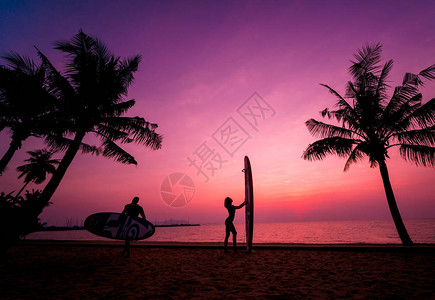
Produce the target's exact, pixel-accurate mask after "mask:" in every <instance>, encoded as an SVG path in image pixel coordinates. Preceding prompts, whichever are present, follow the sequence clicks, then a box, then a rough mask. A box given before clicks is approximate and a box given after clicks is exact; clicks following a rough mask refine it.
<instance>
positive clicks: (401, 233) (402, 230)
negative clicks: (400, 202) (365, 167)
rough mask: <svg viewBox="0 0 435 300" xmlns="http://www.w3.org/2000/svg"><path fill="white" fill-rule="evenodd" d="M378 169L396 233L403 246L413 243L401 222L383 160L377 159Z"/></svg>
mask: <svg viewBox="0 0 435 300" xmlns="http://www.w3.org/2000/svg"><path fill="white" fill-rule="evenodd" d="M379 169H380V171H381V177H382V181H383V183H384V189H385V194H386V196H387V201H388V206H389V207H390V212H391V216H392V217H393V220H394V224H395V225H396V229H397V233H398V234H399V237H400V239H401V240H402V244H403V245H404V246H412V245H413V244H414V243H413V242H412V240H411V238H410V237H409V235H408V231H406V228H405V224H403V221H402V217H401V216H400V212H399V208H398V207H397V203H396V198H395V197H394V193H393V188H392V187H391V182H390V176H389V175H388V169H387V164H386V163H385V160H379Z"/></svg>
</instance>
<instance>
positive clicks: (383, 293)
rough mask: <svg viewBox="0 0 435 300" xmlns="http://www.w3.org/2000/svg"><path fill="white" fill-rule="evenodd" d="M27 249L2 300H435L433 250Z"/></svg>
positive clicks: (1, 276) (17, 253)
mask: <svg viewBox="0 0 435 300" xmlns="http://www.w3.org/2000/svg"><path fill="white" fill-rule="evenodd" d="M121 250H122V245H121V244H116V243H115V244H98V243H97V244H83V243H57V242H50V243H22V244H18V245H16V246H14V247H12V248H11V249H10V250H9V251H8V252H7V255H6V257H3V258H2V259H1V263H0V291H1V296H0V298H1V299H61V298H62V299H137V298H147V299H210V298H211V299H221V298H228V299H238V298H240V299H242V298H257V299H258V298H260V299H261V298H277V299H281V298H284V299H435V251H433V250H434V247H433V246H429V247H417V248H415V249H408V248H403V249H402V248H401V247H400V246H399V247H388V246H385V247H382V246H375V247H366V246H362V247H358V246H343V245H342V246H340V247H327V246H318V247H304V246H302V247H293V246H287V247H276V246H269V247H262V246H258V247H257V250H256V251H255V252H254V253H251V254H248V253H245V251H244V250H243V249H240V250H239V252H238V253H237V254H236V253H232V251H231V252H230V253H227V254H225V253H224V252H223V249H222V248H221V247H219V246H217V245H209V246H207V245H174V244H172V245H167V246H165V245H154V246H152V245H151V246H150V245H144V246H140V247H138V246H137V245H136V247H134V246H133V248H132V254H131V257H130V258H122V257H120V255H119V253H120V252H121Z"/></svg>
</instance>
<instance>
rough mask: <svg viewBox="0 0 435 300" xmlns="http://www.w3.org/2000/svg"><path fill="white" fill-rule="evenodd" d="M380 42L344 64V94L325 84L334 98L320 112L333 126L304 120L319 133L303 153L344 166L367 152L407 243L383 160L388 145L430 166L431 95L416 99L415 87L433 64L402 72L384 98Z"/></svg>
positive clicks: (434, 137)
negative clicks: (424, 100) (336, 158)
mask: <svg viewBox="0 0 435 300" xmlns="http://www.w3.org/2000/svg"><path fill="white" fill-rule="evenodd" d="M381 52H382V46H381V45H380V44H376V45H367V46H365V47H363V48H362V49H360V50H359V51H358V54H356V55H355V58H356V61H354V62H352V66H351V67H350V69H349V72H350V74H351V75H352V77H353V80H354V81H353V82H351V81H350V82H348V84H347V90H346V97H347V98H349V99H352V103H351V104H349V103H348V102H347V101H346V100H345V99H344V98H343V97H342V96H340V94H339V93H338V92H336V91H335V90H333V89H332V88H331V87H329V86H328V85H325V84H322V85H323V86H325V87H326V88H327V89H328V90H329V91H330V92H331V93H332V94H333V95H334V96H336V97H337V99H338V101H337V103H336V106H337V109H336V110H329V109H325V110H323V111H322V116H323V117H325V116H327V117H328V118H332V119H335V120H336V121H337V122H338V123H337V125H331V124H326V123H323V122H319V121H316V120H314V119H310V120H308V121H307V122H306V126H307V127H308V130H309V131H310V133H311V134H312V135H313V136H318V137H320V138H323V139H321V140H318V141H316V142H314V143H313V144H310V145H309V146H308V147H307V149H306V150H305V151H304V153H303V158H304V159H306V160H322V159H324V158H325V157H326V156H327V155H338V156H339V157H344V158H347V162H346V164H345V166H344V171H347V170H348V169H349V167H350V165H351V164H352V163H356V162H358V161H360V160H362V159H363V158H364V157H368V159H369V162H370V166H371V167H376V166H379V170H380V173H381V177H382V181H383V184H384V189H385V193H386V197H387V202H388V205H389V208H390V212H391V215H392V217H393V220H394V223H395V226H396V229H397V232H398V234H399V237H400V239H401V241H402V243H403V245H412V244H413V243H412V240H411V238H410V237H409V235H408V232H407V231H406V228H405V225H404V224H403V221H402V218H401V216H400V213H399V209H398V207H397V204H396V200H395V197H394V193H393V189H392V186H391V182H390V179H389V175H388V170H387V164H386V160H387V158H389V156H388V151H389V150H390V148H393V147H399V150H400V155H401V156H402V157H403V158H404V159H405V160H407V161H410V162H413V163H415V164H416V165H417V166H428V167H434V165H435V147H434V146H435V126H434V124H435V110H434V108H435V98H434V99H431V100H430V101H428V102H427V103H425V104H422V95H421V94H420V93H419V86H420V85H422V84H423V79H435V65H432V66H430V67H429V68H427V69H425V70H423V71H421V72H420V73H419V74H418V75H415V74H410V73H407V74H405V77H404V80H403V83H402V85H400V86H398V87H396V88H395V89H394V92H393V95H392V97H391V98H390V100H388V96H387V88H388V85H387V78H388V74H389V72H390V71H391V68H392V65H393V61H392V60H389V61H388V62H386V63H385V65H383V66H382V65H380V61H381V59H380V55H381Z"/></svg>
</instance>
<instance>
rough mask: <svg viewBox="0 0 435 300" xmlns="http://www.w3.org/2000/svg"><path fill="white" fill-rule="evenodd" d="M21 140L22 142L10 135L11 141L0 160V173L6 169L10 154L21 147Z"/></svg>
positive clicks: (10, 157) (12, 154)
mask: <svg viewBox="0 0 435 300" xmlns="http://www.w3.org/2000/svg"><path fill="white" fill-rule="evenodd" d="M21 142H22V140H20V139H16V138H13V137H12V142H11V143H10V144H9V148H8V150H7V151H6V153H5V154H4V155H3V157H2V159H1V160H0V175H1V174H2V173H3V171H4V170H5V169H6V166H7V165H8V163H9V162H10V161H11V159H12V156H14V153H15V152H16V151H17V150H18V149H20V148H21Z"/></svg>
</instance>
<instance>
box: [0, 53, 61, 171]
mask: <svg viewBox="0 0 435 300" xmlns="http://www.w3.org/2000/svg"><path fill="white" fill-rule="evenodd" d="M3 58H4V59H5V60H6V61H8V62H9V65H10V67H9V68H8V67H6V66H1V67H0V131H1V130H3V129H5V128H8V129H9V131H10V133H11V143H10V145H9V148H8V150H7V151H6V153H5V154H4V155H3V157H2V158H1V159H0V175H1V174H2V173H3V171H4V170H5V168H6V166H7V165H8V163H9V162H10V160H11V158H12V157H13V155H14V153H15V152H16V151H17V150H18V149H20V148H21V145H22V142H23V141H24V140H26V139H27V138H28V137H30V136H36V137H40V136H43V135H44V134H46V133H47V131H49V128H50V127H52V126H51V125H50V124H51V123H52V121H53V119H52V118H51V117H49V115H50V112H51V111H52V110H53V109H54V106H53V105H54V101H55V99H54V98H53V97H52V96H51V95H50V93H49V91H48V90H47V89H46V84H45V83H46V82H45V79H46V76H45V69H44V68H43V66H41V65H37V64H36V63H35V62H34V61H32V60H31V59H29V58H26V57H22V56H20V55H18V54H17V53H11V54H10V55H8V56H5V57H3Z"/></svg>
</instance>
